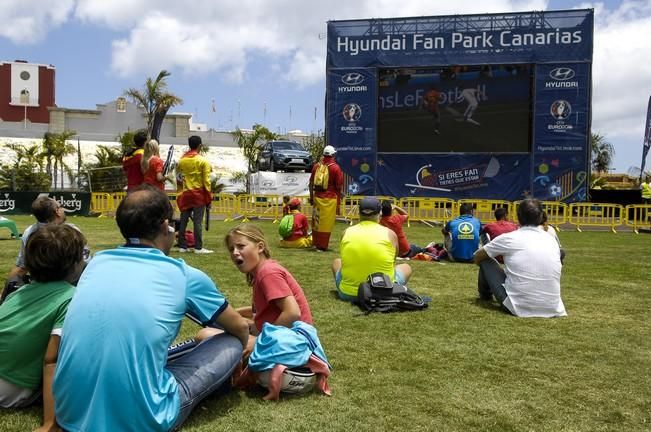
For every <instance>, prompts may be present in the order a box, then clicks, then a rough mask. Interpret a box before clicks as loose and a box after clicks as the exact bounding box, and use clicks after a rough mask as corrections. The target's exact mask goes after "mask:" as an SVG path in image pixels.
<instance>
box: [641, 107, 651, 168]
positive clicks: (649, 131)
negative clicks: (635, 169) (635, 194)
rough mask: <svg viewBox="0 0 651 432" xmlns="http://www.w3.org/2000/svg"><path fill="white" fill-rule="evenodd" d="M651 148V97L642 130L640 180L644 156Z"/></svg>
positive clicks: (644, 162) (644, 163)
mask: <svg viewBox="0 0 651 432" xmlns="http://www.w3.org/2000/svg"><path fill="white" fill-rule="evenodd" d="M649 147H651V96H649V106H648V107H647V109H646V124H645V128H644V145H643V146H642V163H641V164H640V179H642V177H643V176H644V166H645V165H646V155H647V154H648V153H649Z"/></svg>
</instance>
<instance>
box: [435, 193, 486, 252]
mask: <svg viewBox="0 0 651 432" xmlns="http://www.w3.org/2000/svg"><path fill="white" fill-rule="evenodd" d="M472 212H473V208H472V204H470V203H463V204H461V206H460V207H459V215H460V216H459V217H458V218H456V219H453V220H451V221H450V222H448V223H447V224H445V227H444V228H443V229H442V230H441V232H442V233H443V236H444V239H445V249H446V250H447V251H448V258H449V259H450V260H452V261H458V262H466V263H471V262H472V257H473V254H474V253H475V251H476V250H477V249H479V232H480V231H481V222H479V219H477V218H476V217H474V216H473V215H472Z"/></svg>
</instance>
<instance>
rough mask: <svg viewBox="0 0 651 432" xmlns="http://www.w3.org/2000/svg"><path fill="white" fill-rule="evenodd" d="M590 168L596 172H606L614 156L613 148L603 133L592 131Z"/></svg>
mask: <svg viewBox="0 0 651 432" xmlns="http://www.w3.org/2000/svg"><path fill="white" fill-rule="evenodd" d="M591 148H592V164H591V165H592V170H593V171H595V172H596V173H605V172H608V168H609V167H610V164H611V163H612V161H613V157H614V156H615V148H614V147H613V145H612V144H611V143H610V142H608V141H607V140H606V137H605V136H604V135H601V134H600V133H593V134H592V136H591Z"/></svg>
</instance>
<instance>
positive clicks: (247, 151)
mask: <svg viewBox="0 0 651 432" xmlns="http://www.w3.org/2000/svg"><path fill="white" fill-rule="evenodd" d="M231 135H232V136H233V138H235V141H236V142H237V146H238V147H239V148H241V149H242V155H244V158H245V159H246V161H247V163H248V165H249V166H248V168H249V170H248V173H252V172H254V171H255V170H256V168H257V166H256V165H257V162H258V153H260V143H261V142H262V141H267V140H273V139H276V138H277V137H278V135H276V134H275V133H273V132H271V131H270V130H269V129H267V128H266V127H264V126H262V125H260V124H254V125H253V132H243V131H242V130H241V129H240V128H237V129H235V132H231ZM248 173H247V174H248ZM246 190H247V192H248V191H250V190H251V189H250V184H249V176H248V175H246Z"/></svg>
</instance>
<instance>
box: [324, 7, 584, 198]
mask: <svg viewBox="0 0 651 432" xmlns="http://www.w3.org/2000/svg"><path fill="white" fill-rule="evenodd" d="M593 20H594V13H593V10H592V9H581V10H567V11H550V12H527V13H507V14H486V15H455V16H439V17H420V18H395V19H368V20H353V21H330V22H329V23H328V56H327V91H326V138H327V142H328V144H331V145H333V146H335V147H336V148H337V150H338V153H337V160H338V161H339V163H340V165H341V166H342V168H343V169H344V171H345V173H346V174H347V188H348V191H347V192H348V193H349V194H354V195H362V194H365V195H389V196H394V197H409V196H424V197H444V198H453V199H460V198H479V199H482V198H483V199H503V200H518V199H521V198H523V197H525V196H534V197H536V198H538V199H543V200H562V201H565V202H574V201H584V200H586V190H587V187H588V182H589V164H590V102H591V68H592V41H593Z"/></svg>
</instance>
